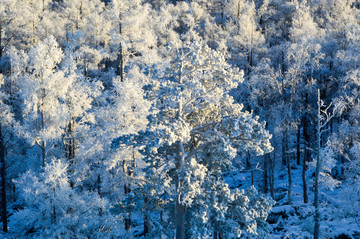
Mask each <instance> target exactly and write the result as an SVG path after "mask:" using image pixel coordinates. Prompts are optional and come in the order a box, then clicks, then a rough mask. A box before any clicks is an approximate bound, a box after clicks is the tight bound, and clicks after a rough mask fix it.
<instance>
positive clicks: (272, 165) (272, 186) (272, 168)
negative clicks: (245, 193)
mask: <svg viewBox="0 0 360 239" xmlns="http://www.w3.org/2000/svg"><path fill="white" fill-rule="evenodd" d="M269 158H270V172H271V173H270V195H271V197H272V199H275V196H274V189H275V152H274V157H273V158H272V159H271V157H270V155H269Z"/></svg>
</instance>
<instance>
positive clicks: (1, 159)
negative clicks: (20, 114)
mask: <svg viewBox="0 0 360 239" xmlns="http://www.w3.org/2000/svg"><path fill="white" fill-rule="evenodd" d="M0 163H1V168H0V174H1V221H2V223H3V231H4V232H7V231H8V229H7V197H6V164H5V142H4V138H3V134H2V127H1V123H0Z"/></svg>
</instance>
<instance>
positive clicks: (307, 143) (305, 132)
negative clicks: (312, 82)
mask: <svg viewBox="0 0 360 239" xmlns="http://www.w3.org/2000/svg"><path fill="white" fill-rule="evenodd" d="M307 111H308V93H306V94H305V115H304V118H303V136H304V140H305V142H304V146H305V149H304V158H303V162H302V175H301V176H302V183H303V197H304V203H308V201H309V199H308V194H307V182H306V163H307V162H309V161H310V151H309V147H310V135H309V134H308V112H307Z"/></svg>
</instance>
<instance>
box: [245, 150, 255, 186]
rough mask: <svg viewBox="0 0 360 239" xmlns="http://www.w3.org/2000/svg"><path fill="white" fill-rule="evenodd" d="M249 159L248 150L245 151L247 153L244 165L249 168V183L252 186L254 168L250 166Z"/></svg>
mask: <svg viewBox="0 0 360 239" xmlns="http://www.w3.org/2000/svg"><path fill="white" fill-rule="evenodd" d="M250 159H251V158H250V152H249V151H247V154H246V167H247V168H249V169H250V174H251V185H252V186H253V185H254V170H253V168H252V165H251V161H250Z"/></svg>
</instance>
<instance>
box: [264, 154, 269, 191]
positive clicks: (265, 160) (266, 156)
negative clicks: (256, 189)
mask: <svg viewBox="0 0 360 239" xmlns="http://www.w3.org/2000/svg"><path fill="white" fill-rule="evenodd" d="M269 159H270V154H266V155H264V157H263V160H264V169H263V192H264V194H266V193H268V178H269V176H268V170H269V167H268V163H269Z"/></svg>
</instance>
